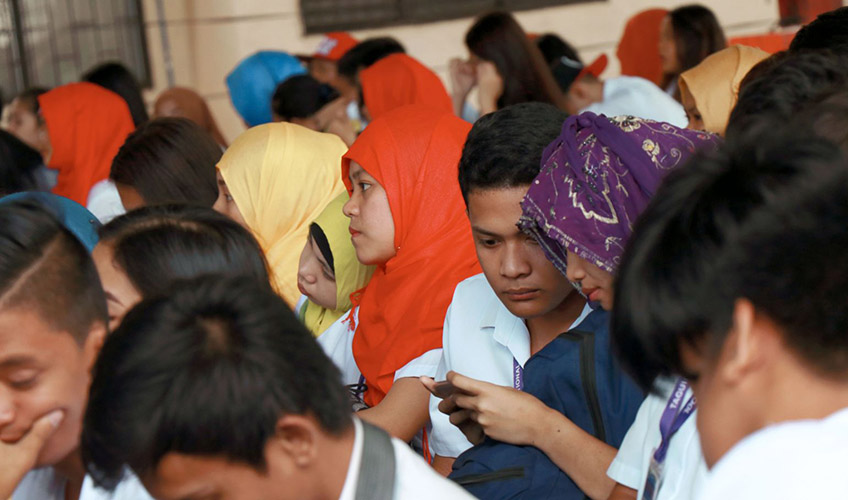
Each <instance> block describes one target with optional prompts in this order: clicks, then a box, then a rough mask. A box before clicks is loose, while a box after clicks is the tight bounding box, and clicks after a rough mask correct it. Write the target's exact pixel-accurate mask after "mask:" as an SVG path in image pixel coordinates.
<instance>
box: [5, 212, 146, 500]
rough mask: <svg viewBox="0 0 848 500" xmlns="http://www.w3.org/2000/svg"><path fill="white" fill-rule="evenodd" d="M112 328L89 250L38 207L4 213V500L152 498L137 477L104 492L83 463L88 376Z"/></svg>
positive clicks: (135, 499)
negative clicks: (111, 491)
mask: <svg viewBox="0 0 848 500" xmlns="http://www.w3.org/2000/svg"><path fill="white" fill-rule="evenodd" d="M106 321H107V314H106V299H105V297H104V295H103V289H102V287H101V285H100V279H99V278H98V275H97V270H96V269H95V267H94V263H93V262H92V260H91V257H90V256H89V255H88V252H87V250H86V249H85V247H84V246H83V245H82V243H80V241H79V240H77V238H76V237H75V236H74V235H73V234H71V233H70V232H69V231H68V230H67V229H65V228H64V227H62V226H61V225H60V223H59V222H58V220H57V218H56V217H55V214H53V213H52V212H50V211H49V210H48V209H45V208H43V207H41V206H39V205H37V204H35V203H34V202H31V201H17V202H10V203H8V204H4V205H3V206H0V440H2V442H3V445H2V454H3V461H6V460H8V461H9V462H10V463H6V464H5V465H4V467H3V468H2V469H3V470H2V472H0V476H2V481H0V498H8V496H9V495H10V494H11V497H12V499H14V500H28V499H35V498H37V499H39V500H42V499H44V500H65V499H72V500H77V499H80V500H93V499H98V500H106V499H114V500H117V499H121V500H145V499H148V498H149V496H148V495H147V493H146V492H145V491H144V488H142V487H141V485H139V484H138V482H137V481H135V478H133V477H131V476H129V477H128V478H127V480H125V481H123V482H121V484H119V485H118V488H117V489H116V491H115V492H114V493H113V494H109V493H107V492H105V491H102V490H98V489H96V488H95V487H94V484H93V482H92V479H91V478H90V477H89V476H87V475H86V474H85V470H84V469H83V466H82V458H81V456H80V447H79V442H80V427H81V424H82V418H83V411H84V409H85V405H86V400H87V394H88V385H89V381H90V376H89V370H90V368H91V366H92V364H93V363H94V360H95V358H96V357H97V353H98V351H99V349H100V345H101V344H102V342H103V339H104V337H105V336H106ZM45 420H46V421H47V422H48V423H49V426H48V428H45ZM33 439H34V441H33ZM27 443H30V444H27ZM12 490H13V491H12Z"/></svg>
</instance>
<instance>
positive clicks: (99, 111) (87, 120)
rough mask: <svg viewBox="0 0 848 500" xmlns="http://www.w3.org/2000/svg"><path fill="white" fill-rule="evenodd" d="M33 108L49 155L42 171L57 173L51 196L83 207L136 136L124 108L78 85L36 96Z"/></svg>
mask: <svg viewBox="0 0 848 500" xmlns="http://www.w3.org/2000/svg"><path fill="white" fill-rule="evenodd" d="M38 104H39V106H40V107H41V115H42V116H43V117H44V123H45V125H46V126H47V134H48V136H49V137H50V145H51V147H52V149H53V153H52V155H51V156H50V162H49V164H48V165H47V166H48V167H50V168H53V169H56V170H58V171H59V177H58V179H57V181H56V187H54V188H53V193H55V194H58V195H60V196H64V197H65V198H70V199H72V200H74V201H75V202H77V203H79V204H81V205H85V204H86V201H87V200H88V192H89V191H90V190H91V187H92V186H94V185H95V184H97V183H98V182H100V181H102V180H103V179H106V178H107V177H109V169H110V168H111V166H112V158H114V157H115V155H116V154H117V153H118V149H120V148H121V145H123V144H124V140H126V138H127V136H128V135H129V134H130V133H131V132H132V131H133V130H135V125H133V120H132V115H130V110H129V108H128V107H127V103H126V102H125V101H124V100H123V99H122V98H121V97H120V96H119V95H118V94H115V93H114V92H111V91H109V90H106V89H104V88H103V87H100V86H99V85H95V84H93V83H88V82H79V83H69V84H68V85H62V86H61V87H56V88H55V89H53V90H51V91H49V92H46V93H44V94H42V95H40V96H39V97H38Z"/></svg>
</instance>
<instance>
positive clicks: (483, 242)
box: [477, 237, 498, 248]
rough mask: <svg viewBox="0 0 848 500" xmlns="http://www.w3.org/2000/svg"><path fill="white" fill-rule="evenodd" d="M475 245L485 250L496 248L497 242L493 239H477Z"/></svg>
mask: <svg viewBox="0 0 848 500" xmlns="http://www.w3.org/2000/svg"><path fill="white" fill-rule="evenodd" d="M477 244H479V245H480V246H482V247H485V248H493V247H495V246H497V244H498V240H496V239H495V238H485V237H483V238H477Z"/></svg>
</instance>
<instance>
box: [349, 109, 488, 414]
mask: <svg viewBox="0 0 848 500" xmlns="http://www.w3.org/2000/svg"><path fill="white" fill-rule="evenodd" d="M470 128H471V125H470V124H468V123H466V122H465V121H463V120H461V119H460V118H457V117H456V116H454V115H453V114H452V113H447V112H444V111H442V112H440V111H436V110H434V109H432V108H429V107H425V106H405V107H403V108H399V109H397V110H394V111H390V112H388V113H386V114H385V115H384V116H382V117H381V118H378V119H377V120H375V121H374V122H372V123H371V124H369V125H368V127H367V128H366V129H365V131H364V132H362V134H361V135H360V136H359V138H358V139H357V140H356V142H355V143H353V146H351V148H350V150H349V151H348V152H347V154H346V155H345V156H344V158H343V159H342V178H343V179H344V182H345V185H346V186H347V189H348V191H350V190H351V184H350V180H349V179H348V173H349V172H350V162H351V161H355V162H356V163H358V164H359V165H361V166H362V168H363V169H365V171H366V172H368V173H369V174H370V175H371V176H373V177H374V178H375V179H377V181H378V182H379V183H380V185H382V186H383V188H384V189H385V190H386V195H387V197H388V199H389V207H390V208H391V211H392V219H393V221H394V225H395V247H396V248H397V255H395V256H394V257H392V258H391V259H389V261H388V262H386V263H385V264H382V265H380V266H378V268H377V270H376V271H375V272H374V275H373V277H372V278H371V281H370V282H369V283H368V286H367V287H366V288H365V290H364V291H363V292H362V293H361V295H359V296H358V297H355V298H354V303H357V302H358V304H359V324H358V325H357V327H356V334H355V335H354V338H353V357H354V359H355V360H356V364H357V366H358V367H359V370H360V371H361V372H362V375H363V376H364V377H365V382H366V384H367V385H368V390H367V391H365V402H366V403H368V404H369V405H371V406H374V405H376V404H377V403H379V402H380V401H382V399H383V397H385V395H386V393H387V392H389V389H390V388H391V387H392V384H393V383H394V375H395V371H397V370H398V369H399V368H402V367H403V366H404V365H406V364H407V363H409V362H410V361H412V360H413V359H415V358H417V357H419V356H421V355H422V354H424V353H425V352H427V351H430V350H432V349H436V348H439V347H441V346H442V326H443V324H444V321H445V314H446V313H447V309H448V305H449V304H450V301H451V298H452V297H453V292H454V288H456V285H457V284H458V283H459V282H460V281H462V280H464V279H465V278H468V277H469V276H473V275H475V274H477V273H479V272H480V266H479V264H478V263H477V254H476V253H475V250H474V242H473V240H472V238H471V226H470V225H469V223H468V218H467V217H466V216H465V204H464V203H463V201H462V195H461V193H460V191H459V183H458V182H457V169H458V166H459V157H460V154H461V153H462V146H463V144H464V143H465V137H466V136H467V135H468V131H469V129H470Z"/></svg>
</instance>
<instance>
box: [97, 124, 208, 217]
mask: <svg viewBox="0 0 848 500" xmlns="http://www.w3.org/2000/svg"><path fill="white" fill-rule="evenodd" d="M222 154H223V153H222V151H221V146H219V145H218V143H216V142H215V139H213V138H212V136H211V135H209V133H208V132H206V131H205V130H203V129H202V128H201V127H200V126H199V125H197V124H196V123H194V122H193V121H191V120H189V119H187V118H157V119H155V120H152V121H149V122H147V123H145V124H143V125H142V126H140V127H139V128H138V129H136V130H135V132H133V133H132V134H130V135H129V137H127V140H126V142H124V145H123V146H121V149H120V150H118V154H117V155H115V158H114V159H113V160H112V171H111V172H110V174H109V178H110V179H112V180H113V181H115V182H116V183H119V184H125V185H127V186H131V187H133V188H134V189H135V190H136V191H138V194H140V195H141V197H142V198H144V201H145V203H146V204H148V205H157V204H169V203H187V204H191V205H201V206H205V207H211V206H212V204H214V203H215V200H216V199H217V198H218V183H217V180H216V178H215V165H216V164H217V163H218V160H220V159H221V155H222Z"/></svg>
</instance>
